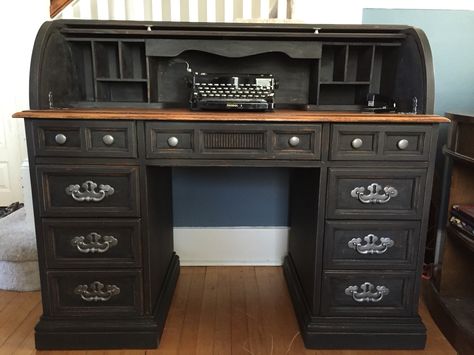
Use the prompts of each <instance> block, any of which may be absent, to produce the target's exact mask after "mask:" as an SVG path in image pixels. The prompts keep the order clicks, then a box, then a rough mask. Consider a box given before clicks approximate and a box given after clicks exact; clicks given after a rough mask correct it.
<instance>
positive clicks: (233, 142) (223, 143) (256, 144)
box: [203, 132, 265, 150]
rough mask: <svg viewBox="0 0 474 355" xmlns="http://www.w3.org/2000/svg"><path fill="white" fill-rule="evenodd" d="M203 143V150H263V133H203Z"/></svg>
mask: <svg viewBox="0 0 474 355" xmlns="http://www.w3.org/2000/svg"><path fill="white" fill-rule="evenodd" d="M203 141H204V142H203V143H204V149H251V150H264V149H265V134H264V133H263V132H248V133H222V132H205V133H204V134H203Z"/></svg>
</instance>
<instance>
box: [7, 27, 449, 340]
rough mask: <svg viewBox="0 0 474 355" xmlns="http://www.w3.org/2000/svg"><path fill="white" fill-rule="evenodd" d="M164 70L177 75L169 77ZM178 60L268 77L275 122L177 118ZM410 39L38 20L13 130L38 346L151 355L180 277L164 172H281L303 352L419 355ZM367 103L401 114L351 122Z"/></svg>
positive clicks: (415, 39)
mask: <svg viewBox="0 0 474 355" xmlns="http://www.w3.org/2000/svg"><path fill="white" fill-rule="evenodd" d="M178 59H179V61H178ZM180 61H186V62H188V63H189V64H191V65H192V67H193V68H196V69H198V70H199V71H205V72H237V73H248V72H250V73H251V72H270V73H272V74H273V75H275V77H277V78H278V80H279V82H280V87H279V89H278V91H277V92H276V94H275V105H276V109H275V111H274V112H244V111H242V112H238V111H237V112H218V111H190V110H189V109H188V108H187V105H188V91H189V89H188V88H187V87H186V84H185V81H184V75H185V70H184V68H183V66H182V65H181V64H179V63H180ZM432 75H433V74H432V67H431V56H430V51H429V45H428V43H427V41H426V38H425V36H424V34H423V33H422V32H421V31H420V30H417V29H414V28H411V27H407V26H313V25H255V24H242V25H239V24H176V23H140V22H116V21H115V22H114V21H109V22H107V21H102V22H100V21H53V22H47V23H45V24H44V25H43V27H42V28H41V29H40V31H39V34H38V37H37V40H36V43H35V47H34V51H33V58H32V66H31V82H30V106H31V109H30V110H28V111H23V112H19V113H17V114H15V116H16V117H23V118H26V121H25V125H26V132H27V143H28V154H29V159H30V169H31V170H30V171H31V183H32V189H33V197H34V199H33V200H34V201H33V202H34V210H35V223H36V234H37V242H38V253H39V264H40V274H41V292H42V301H43V315H42V317H41V319H40V321H39V323H38V325H37V326H36V346H37V348H38V349H91V348H153V347H156V346H157V345H158V340H159V338H160V336H161V333H162V330H163V326H164V323H165V320H166V315H167V311H168V308H169V305H170V301H171V298H172V295H173V291H174V288H175V285H176V281H177V278H178V275H179V258H178V256H177V255H176V254H175V253H174V249H173V229H172V228H173V219H172V196H171V187H172V171H173V167H177V166H199V167H215V166H223V167H224V166H225V167H236V166H239V167H240V166H246V167H256V168H258V167H283V168H287V169H289V170H290V176H291V178H290V201H289V212H290V237H289V245H288V256H287V257H286V258H285V262H284V272H285V276H286V279H287V283H288V287H289V291H290V295H291V297H292V301H293V305H294V308H295V312H296V317H297V319H298V322H299V325H300V328H301V334H302V336H303V339H304V342H305V345H306V346H307V347H309V348H423V347H424V344H425V339H426V331H425V328H424V326H423V324H422V322H421V320H420V318H419V316H418V314H417V307H418V296H419V287H420V275H421V266H422V260H423V251H424V243H425V235H426V229H427V222H428V206H429V202H430V196H431V186H432V174H433V166H434V157H435V147H436V141H437V129H438V127H437V126H438V124H439V123H440V122H446V121H447V120H446V119H444V118H442V117H437V116H434V115H431V113H432V107H433V79H432ZM368 93H374V94H377V95H381V96H383V97H389V98H392V99H393V100H396V102H397V110H398V112H391V113H372V112H364V108H365V107H366V97H367V94H368Z"/></svg>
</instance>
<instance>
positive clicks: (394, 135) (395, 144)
mask: <svg viewBox="0 0 474 355" xmlns="http://www.w3.org/2000/svg"><path fill="white" fill-rule="evenodd" d="M431 129H432V126H431V125H389V124H388V125H384V124H379V125H371V124H369V125H364V124H361V125H353V124H334V125H332V128H331V144H330V152H329V157H330V159H331V160H411V161H426V160H428V159H429V148H430V142H431Z"/></svg>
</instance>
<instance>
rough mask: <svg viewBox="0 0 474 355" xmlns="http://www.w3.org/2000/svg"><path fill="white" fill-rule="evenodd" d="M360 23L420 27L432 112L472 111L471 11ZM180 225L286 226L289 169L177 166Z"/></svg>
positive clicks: (367, 13) (377, 17)
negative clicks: (427, 54) (430, 68)
mask: <svg viewBox="0 0 474 355" xmlns="http://www.w3.org/2000/svg"><path fill="white" fill-rule="evenodd" d="M363 22H364V23H370V24H375V23H377V24H407V25H413V26H416V27H420V28H421V29H423V30H424V31H425V32H426V34H427V36H428V39H429V41H430V44H431V49H432V52H433V61H434V67H435V92H436V96H435V112H436V113H438V114H441V115H443V114H444V113H445V112H453V111H455V112H474V65H473V62H474V12H472V11H445V10H382V9H365V10H364V13H363ZM173 174H174V175H173V184H174V186H173V196H174V200H173V201H174V223H175V226H178V227H218V226H286V225H288V171H286V170H285V169H270V168H265V169H263V168H259V169H252V168H178V169H174V172H173Z"/></svg>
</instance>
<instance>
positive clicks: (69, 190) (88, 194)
mask: <svg viewBox="0 0 474 355" xmlns="http://www.w3.org/2000/svg"><path fill="white" fill-rule="evenodd" d="M82 188H83V189H84V191H80V189H81V186H79V185H69V186H68V187H66V194H68V195H71V196H72V198H73V199H74V200H76V201H78V202H84V201H85V202H90V201H92V202H100V201H102V200H103V199H104V198H105V197H106V196H110V195H113V193H114V192H115V190H114V188H113V187H112V186H110V185H102V184H101V185H99V191H98V192H97V191H96V190H95V189H96V188H97V184H96V183H95V182H93V181H91V180H88V181H86V182H84V183H83V184H82Z"/></svg>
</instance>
